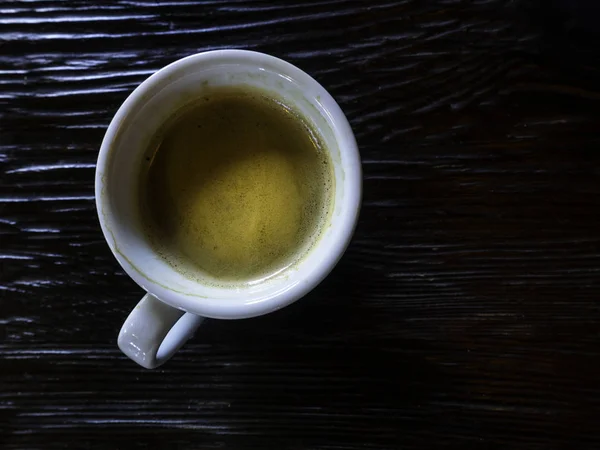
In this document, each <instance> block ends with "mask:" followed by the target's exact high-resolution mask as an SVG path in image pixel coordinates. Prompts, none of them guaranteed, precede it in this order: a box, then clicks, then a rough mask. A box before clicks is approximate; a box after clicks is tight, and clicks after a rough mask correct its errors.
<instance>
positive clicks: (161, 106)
mask: <svg viewBox="0 0 600 450" xmlns="http://www.w3.org/2000/svg"><path fill="white" fill-rule="evenodd" d="M230 85H249V86H253V87H257V88H260V89H263V90H266V91H271V92H273V93H275V94H276V95H277V96H279V97H281V98H283V99H284V101H285V102H286V103H287V104H290V105H293V106H294V107H295V109H297V110H298V111H299V112H300V113H301V114H302V115H303V116H304V117H305V118H306V119H307V120H309V121H310V122H311V125H312V126H313V127H314V128H315V129H317V130H318V131H319V133H320V135H321V138H322V139H323V141H324V144H325V146H326V148H327V149H328V151H329V152H330V155H331V159H332V162H333V167H334V176H335V191H334V192H335V194H334V209H333V211H332V214H331V218H330V220H329V222H330V223H328V224H325V225H324V227H325V229H324V231H323V233H322V236H321V239H320V242H319V243H317V244H316V246H315V248H313V249H312V250H311V251H310V252H309V254H307V255H305V256H304V258H303V259H302V261H301V262H300V263H299V264H296V265H294V266H292V268H291V269H290V270H288V271H285V272H284V273H282V274H281V275H279V276H277V277H274V278H270V279H269V280H268V281H267V282H266V283H259V284H256V285H253V286H250V287H248V288H246V289H245V291H244V292H246V293H247V291H248V290H250V291H252V292H253V293H254V294H256V295H257V296H261V295H268V293H269V292H275V291H277V290H278V289H281V288H282V287H283V286H284V285H286V284H289V283H292V282H296V281H298V280H294V278H295V277H294V274H290V273H289V272H290V271H297V270H298V269H299V268H300V267H299V266H302V265H304V264H308V260H309V259H312V257H313V256H314V255H312V254H313V253H315V249H316V248H319V247H321V242H323V241H326V240H327V237H328V236H327V235H328V234H330V233H331V232H332V230H333V229H334V228H335V227H334V225H335V222H336V218H337V217H338V216H339V215H340V208H341V207H342V204H343V201H342V200H343V193H344V188H343V186H344V183H343V182H342V180H344V173H343V169H342V161H341V157H342V155H341V152H340V149H339V148H338V138H339V136H336V134H335V131H334V127H333V124H332V123H331V120H332V118H331V117H330V116H329V115H328V112H327V110H326V108H325V107H324V106H323V105H322V104H321V99H322V96H323V95H327V94H326V93H325V92H324V91H323V89H322V88H321V87H320V86H318V85H317V84H316V83H314V85H312V86H306V85H301V84H300V83H299V82H298V81H297V80H295V79H293V78H291V77H290V76H287V75H285V74H281V73H279V72H278V71H276V70H270V69H269V68H268V67H246V66H244V65H241V64H235V65H230V66H226V67H224V66H217V67H210V68H206V69H204V70H196V71H195V72H192V73H189V72H188V73H186V74H185V75H184V76H181V77H178V78H177V77H169V78H168V79H167V80H166V82H163V83H162V84H160V85H159V88H158V89H156V86H155V88H154V89H152V90H150V92H152V95H144V96H142V97H141V100H140V101H139V102H138V104H134V105H131V111H132V112H133V111H137V113H135V114H131V113H130V114H129V115H128V116H127V117H126V118H125V119H124V121H123V123H122V124H121V126H120V130H119V132H118V133H117V135H116V137H115V139H114V141H113V143H112V145H111V147H112V148H111V151H110V154H109V161H108V164H107V169H106V171H105V183H104V186H106V188H107V189H108V190H107V192H106V193H105V194H106V195H105V199H104V203H105V204H106V205H107V206H108V210H110V211H111V214H109V215H107V216H106V217H109V216H110V217H112V220H111V223H110V224H108V223H107V225H109V228H110V229H111V230H110V231H111V234H112V235H113V239H114V242H113V244H114V248H115V251H116V252H117V254H120V255H121V256H122V259H123V260H125V262H126V263H127V264H129V265H130V266H131V267H132V268H133V270H135V271H137V272H138V273H139V274H140V275H142V277H143V278H144V279H146V280H148V281H151V282H153V283H155V284H158V285H161V286H162V287H163V288H165V289H169V290H172V291H175V292H180V293H184V294H190V295H198V296H210V297H213V298H214V297H217V298H226V297H229V296H231V295H233V294H232V292H227V291H231V288H223V287H217V286H214V283H212V282H211V280H210V279H206V278H205V281H206V284H207V285H206V286H202V285H199V283H198V282H200V283H202V281H203V275H202V274H201V273H198V274H197V276H194V277H193V279H192V278H186V277H185V276H183V275H182V274H181V273H179V272H177V271H175V270H174V269H173V268H172V267H171V266H170V265H168V264H167V263H166V262H165V261H164V260H162V259H161V258H159V257H158V256H157V255H156V254H155V253H154V251H153V249H152V247H151V245H150V244H149V242H148V241H147V239H146V238H145V236H144V233H143V226H142V223H141V216H140V213H139V196H138V192H139V191H138V183H139V178H140V171H141V170H142V167H143V166H144V161H143V157H144V152H145V151H146V149H147V146H148V145H149V144H150V141H151V139H152V137H153V133H154V132H155V130H156V129H157V128H159V127H160V125H161V124H163V123H164V122H165V121H166V120H167V119H168V118H169V117H170V116H171V114H173V113H174V112H175V111H176V110H178V109H179V108H181V107H183V106H185V105H186V104H188V103H190V102H194V101H195V99H197V98H198V97H200V96H201V94H202V92H203V90H205V89H207V88H210V87H215V86H230ZM143 287H145V286H143ZM233 290H236V289H233ZM236 291H237V290H236Z"/></svg>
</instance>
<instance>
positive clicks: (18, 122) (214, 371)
mask: <svg viewBox="0 0 600 450" xmlns="http://www.w3.org/2000/svg"><path fill="white" fill-rule="evenodd" d="M596 9H597V8H596V7H595V6H594V5H593V4H592V2H591V1H590V2H583V1H577V2H568V1H563V2H559V1H552V2H542V1H523V2H516V1H508V0H506V1H503V0H479V1H459V0H445V1H444V0H439V1H431V2H424V1H417V0H379V1H366V0H365V1H351V0H310V1H307V2H296V3H287V2H277V1H261V0H244V1H242V0H223V1H217V0H200V1H191V0H173V1H162V0H160V1H150V0H147V1H145V0H140V1H112V2H86V1H57V0H23V1H17V0H3V1H2V2H1V3H0V306H1V308H0V357H1V366H0V446H1V447H2V448H4V449H48V448H74V449H100V448H112V449H114V448H123V449H128V450H129V449H137V448H140V449H141V448H182V449H187V448H190V449H191V448H232V449H240V448H241V449H244V448H248V449H251V448H252V449H265V448H280V449H336V450H340V449H353V450H354V449H362V450H364V449H429V448H460V449H471V448H482V449H506V448H510V449H588V448H589V449H598V448H600V428H599V427H598V417H599V415H600V385H599V384H598V380H599V379H600V363H599V362H598V361H599V360H600V301H599V297H598V296H599V293H600V181H599V175H600V153H599V146H600V90H599V88H598V86H599V85H598V80H599V79H600V78H599V76H600V44H599V40H598V39H599V38H598V35H597V34H596V29H597V27H594V25H595V24H597V23H598V21H600V14H598V15H597V16H594V14H595V13H596ZM228 47H236V48H247V49H254V50H259V51H264V52H267V53H271V54H274V55H276V56H279V57H282V58H285V59H287V60H289V61H290V62H292V63H294V64H296V65H298V66H299V67H301V68H302V69H304V70H306V71H307V72H308V73H310V74H312V75H313V76H314V77H315V78H316V79H317V80H318V81H320V82H321V83H322V84H323V85H324V86H325V87H326V88H327V89H328V90H329V91H330V92H331V93H332V95H333V96H334V97H335V98H336V99H337V100H338V102H339V103H340V105H341V107H342V109H343V110H344V111H345V112H346V114H347V115H348V118H349V120H350V122H351V124H352V126H353V129H354V130H355V133H356V136H357V139H358V141H359V145H360V149H361V154H362V158H363V169H364V204H363V210H362V215H361V219H360V223H359V226H358V229H357V231H356V235H355V238H354V240H353V242H352V244H351V246H350V248H349V249H348V252H347V253H346V255H345V257H344V258H343V259H342V261H341V262H340V264H339V265H338V267H337V268H336V269H335V271H334V272H333V273H332V274H331V276H330V277H328V278H327V280H326V281H325V282H323V283H322V285H320V286H319V287H318V288H317V289H316V290H315V291H313V292H312V293H311V294H309V295H308V296H307V297H306V298H305V299H303V300H302V301H300V302H298V303H296V304H294V305H292V306H291V307H289V308H286V309H285V310H282V311H279V312H277V313H274V314H271V315H268V316H265V317H262V318H258V319H252V320H247V321H236V322H222V321H208V322H207V323H206V325H205V326H204V327H203V329H202V331H201V332H200V333H199V334H198V336H197V337H196V338H195V339H194V340H192V341H190V342H189V344H188V345H187V346H186V347H185V349H184V350H182V351H181V352H180V353H179V354H178V355H177V356H176V357H175V358H173V360H172V361H171V362H169V364H168V365H166V366H165V367H164V369H159V370H156V371H146V370H143V369H141V368H138V367H137V366H135V365H134V364H133V363H132V362H130V361H129V360H127V359H126V358H125V357H124V356H123V355H121V354H120V352H119V351H118V350H117V348H116V342H115V341H116V335H117V332H118V329H119V327H120V325H121V323H122V321H123V319H124V318H125V316H126V314H127V313H128V311H129V310H130V309H131V308H132V307H133V305H134V304H135V302H136V301H137V300H138V299H139V297H140V296H141V295H142V291H141V289H140V288H139V287H137V286H136V285H135V284H134V283H133V282H132V281H131V280H130V279H129V278H128V277H127V276H126V275H125V274H124V273H123V271H122V270H121V268H120V267H119V265H118V264H117V262H116V261H115V260H114V258H113V257H112V255H111V254H110V251H109V249H108V247H107V246H106V244H105V243H104V240H103V237H102V234H101V231H100V228H99V225H98V221H97V218H96V214H95V209H94V202H93V196H94V192H93V177H94V167H95V160H96V157H97V151H98V148H99V145H100V142H101V140H102V136H103V133H104V131H105V129H106V127H107V125H108V123H109V121H110V119H111V117H112V116H113V114H114V113H115V111H116V109H117V108H118V106H119V105H120V104H121V103H122V102H123V100H124V99H125V98H126V96H127V95H128V94H129V93H130V92H131V91H132V90H133V89H134V88H135V86H137V85H138V84H139V83H140V82H141V81H142V80H144V79H145V78H146V77H148V76H149V75H150V74H151V73H153V72H154V71H156V70H157V69H159V68H160V67H162V66H164V65H166V64H168V63H170V62H172V61H173V60H175V59H177V58H180V57H183V56H186V55H189V54H192V53H195V52H198V51H202V50H208V49H215V48H228Z"/></svg>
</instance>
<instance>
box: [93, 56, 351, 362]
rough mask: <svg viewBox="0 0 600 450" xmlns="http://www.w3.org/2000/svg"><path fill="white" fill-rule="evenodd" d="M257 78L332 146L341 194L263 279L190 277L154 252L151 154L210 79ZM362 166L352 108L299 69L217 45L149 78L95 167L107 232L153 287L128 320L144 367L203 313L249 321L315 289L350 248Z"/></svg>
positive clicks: (133, 352) (127, 345)
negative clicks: (144, 204) (294, 257)
mask: <svg viewBox="0 0 600 450" xmlns="http://www.w3.org/2000/svg"><path fill="white" fill-rule="evenodd" d="M230 85H249V86H253V87H258V88H260V89H262V90H263V91H267V92H272V93H273V94H274V95H276V96H278V97H279V98H282V99H283V100H284V101H285V102H286V103H287V104H289V105H291V106H293V107H294V108H295V109H296V110H298V111H300V112H301V114H302V115H303V116H304V117H305V118H306V119H307V120H309V121H310V122H311V124H312V126H313V127H314V128H315V129H316V130H318V131H319V133H320V135H321V137H322V139H323V141H324V143H325V146H326V147H327V149H328V151H329V152H330V156H331V160H332V162H333V167H334V176H335V194H334V196H333V197H334V199H333V202H334V203H333V211H332V214H331V218H330V220H329V221H328V222H327V224H325V229H324V231H323V233H322V236H321V238H320V239H319V240H318V242H317V243H316V244H315V245H313V246H312V248H311V249H310V250H309V251H308V252H307V253H306V255H304V256H303V257H302V258H301V260H300V261H299V262H298V263H296V264H294V265H292V266H291V267H290V268H287V269H285V270H284V271H283V272H281V273H278V274H277V275H276V276H273V277H270V278H268V279H265V280H263V281H259V282H256V283H253V284H247V285H244V286H242V287H240V286H232V287H227V286H222V287H215V285H214V283H212V284H211V283H208V282H203V280H206V276H205V275H204V274H202V273H201V272H200V271H198V273H197V274H194V276H189V275H188V276H186V275H183V274H182V273H180V272H178V271H177V270H175V269H174V268H173V267H172V266H171V265H169V264H168V263H167V262H166V261H165V260H164V259H162V258H161V257H160V256H159V255H157V253H156V252H155V251H154V250H153V247H152V246H151V244H150V242H149V240H148V238H147V237H146V235H145V234H144V232H143V231H142V230H143V225H142V224H141V220H142V216H141V215H140V214H139V202H138V189H139V187H138V184H139V181H138V180H139V176H140V171H141V170H142V167H143V166H144V161H143V159H144V157H143V154H144V151H145V150H146V148H147V146H148V145H149V142H150V139H151V138H152V136H153V133H154V132H155V131H156V130H157V128H158V127H159V126H160V125H161V124H162V123H164V122H165V121H166V120H167V119H168V117H169V116H171V115H172V113H173V112H174V111H176V110H177V109H179V108H181V107H182V106H184V105H185V104H187V103H189V102H193V101H194V100H195V99H197V98H198V97H199V96H201V95H202V91H203V90H205V89H206V88H207V87H212V86H230ZM361 190H362V179H361V165H360V156H359V153H358V149H357V146H356V141H355V139H354V135H353V133H352V130H351V129H350V125H349V124H348V121H347V119H346V117H345V116H344V113H343V112H342V110H341V109H340V107H339V106H338V104H337V103H336V102H335V100H334V99H333V98H332V97H331V95H329V94H328V93H327V91H326V90H325V89H324V88H323V87H322V86H321V85H320V84H319V83H317V82H316V81H315V80H314V79H313V78H311V77H310V76H309V75H307V74H306V73H304V72H303V71H301V70H300V69H298V68H297V67H295V66H293V65H291V64H289V63H287V62H285V61H282V60H281V59H278V58H275V57H273V56H269V55H265V54H262V53H257V52H250V51H245V50H217V51H210V52H205V53H199V54H196V55H192V56H189V57H187V58H183V59H180V60H178V61H176V62H174V63H172V64H170V65H168V66H166V67H165V68H163V69H161V70H159V71H158V72H156V73H155V74H154V75H152V76H151V77H149V78H148V79H147V80H146V81H144V82H143V83H142V84H141V85H140V86H139V87H138V88H137V89H135V90H134V91H133V93H132V94H131V95H130V96H129V97H128V98H127V100H125V103H123V105H122V106H121V107H120V108H119V110H118V111H117V114H116V115H115V117H114V119H113V120H112V122H111V123H110V125H109V127H108V130H107V131H106V135H105V136H104V140H103V141H102V146H101V148H100V154H99V157H98V165H97V168H96V207H97V209H98V216H99V218H100V225H101V226H102V231H103V233H104V237H105V238H106V241H107V242H108V245H109V246H110V249H111V250H112V252H113V254H114V255H115V257H116V258H117V260H118V261H119V263H120V264H121V266H122V267H123V269H124V270H125V272H127V274H128V275H129V276H130V277H131V278H133V280H134V281H135V282H136V283H138V284H139V285H140V286H141V287H142V288H143V289H144V290H145V291H146V292H147V294H146V295H145V296H144V297H143V298H142V300H141V301H140V302H139V303H138V304H137V306H136V307H135V308H134V309H133V311H132V312H131V314H130V315H129V317H127V319H126V320H125V323H124V324H123V327H122V328H121V332H120V333H119V338H118V344H119V347H120V348H121V350H122V351H123V352H124V353H125V354H126V355H127V356H129V357H130V358H131V359H133V360H134V361H135V362H137V363H138V364H140V365H141V366H143V367H146V368H154V367H158V366H159V365H161V364H162V363H164V362H165V361H166V360H168V359H169V358H170V357H171V356H172V355H173V354H174V353H175V352H176V351H177V349H179V347H181V345H183V344H184V343H185V342H186V341H187V340H188V339H189V338H190V337H191V336H192V334H193V333H194V332H195V330H196V328H197V327H198V326H199V325H200V323H201V322H202V320H203V318H204V317H211V318H216V319H242V318H247V317H253V316H259V315H262V314H267V313H269V312H272V311H275V310H277V309H280V308H283V307H284V306H287V305H289V304H290V303H292V302H294V301H296V300H298V299H299V298H301V297H302V296H304V295H305V294H306V293H307V292H309V291H310V290H311V289H313V288H314V287H315V286H316V285H317V284H318V283H319V282H321V280H323V278H325V276H326V275H327V274H328V273H329V272H330V271H331V269H333V267H334V266H335V264H336V263H337V262H338V260H339V259H340V257H341V256H342V254H343V252H344V251H345V249H346V247H347V246H348V243H349V241H350V238H351V236H352V233H353V231H354V227H355V225H356V221H357V218H358V212H359V209H360V203H361Z"/></svg>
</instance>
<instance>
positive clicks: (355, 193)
mask: <svg viewBox="0 0 600 450" xmlns="http://www.w3.org/2000/svg"><path fill="white" fill-rule="evenodd" d="M227 58H229V59H232V58H235V59H239V60H240V61H243V62H245V63H248V62H250V63H252V64H253V65H254V64H256V65H257V66H260V64H271V65H275V66H277V67H278V68H281V72H282V73H286V74H290V73H291V74H293V77H295V79H301V80H302V81H303V82H304V83H309V84H311V85H313V86H315V87H316V88H318V89H319V90H320V91H321V92H322V93H321V97H322V101H323V102H325V103H327V112H328V113H329V114H331V115H332V116H334V118H335V130H336V131H337V133H339V134H340V135H342V136H344V146H343V148H342V147H341V146H340V148H339V150H340V152H345V153H347V155H346V156H347V157H349V158H350V159H351V161H352V164H342V166H343V168H344V169H343V170H344V175H345V178H346V180H345V185H346V186H347V187H348V188H349V189H350V191H351V192H348V196H349V204H348V205H347V206H346V208H345V209H346V211H345V214H346V218H345V220H344V222H343V223H341V224H340V226H339V228H340V230H339V232H337V233H336V235H335V236H334V237H332V239H335V242H334V244H335V246H334V251H333V253H332V254H328V255H326V257H325V258H324V259H323V261H320V262H319V267H320V270H318V271H317V272H316V273H315V272H314V271H313V273H312V276H311V277H310V279H306V280H302V282H295V283H293V284H289V285H285V286H284V287H283V288H282V289H280V290H278V291H276V292H274V293H271V294H270V295H266V296H264V297H262V298H260V299H259V300H258V301H256V300H253V301H245V300H244V291H243V290H241V292H240V294H239V299H237V300H239V301H234V299H227V300H219V299H210V298H204V297H199V296H195V295H191V294H188V293H181V292H176V291H174V290H171V289H169V288H167V287H165V286H163V285H160V284H158V283H157V282H155V281H153V280H152V279H150V278H149V277H148V276H146V275H145V274H143V273H142V272H140V270H139V269H137V268H136V267H135V266H133V264H132V263H131V262H130V261H129V259H128V258H127V257H126V256H125V255H124V254H122V253H121V252H120V251H118V250H117V248H115V247H116V243H115V242H113V241H111V238H110V237H113V238H114V236H112V233H111V231H110V229H109V228H108V225H107V223H106V218H105V217H104V214H103V198H102V191H103V183H104V181H103V175H104V169H105V166H106V163H107V162H108V160H109V154H110V152H111V151H112V145H113V143H114V141H115V138H116V136H117V134H118V133H119V131H120V127H121V125H122V124H123V122H124V121H125V119H126V118H127V116H128V115H129V114H132V113H134V112H135V110H136V109H135V107H136V106H137V105H138V104H139V103H140V102H142V101H143V98H144V96H146V95H147V94H148V93H149V92H150V91H152V90H153V89H156V88H157V87H159V86H160V85H161V84H162V83H164V82H166V81H168V79H169V77H170V76H172V75H173V74H174V73H175V72H176V71H180V70H182V68H185V67H190V66H195V65H197V64H210V63H213V62H216V61H219V60H222V59H227ZM278 70H279V69H278ZM348 180H350V181H348ZM95 198H96V209H97V212H98V217H99V221H100V226H101V229H102V232H103V234H104V237H105V240H106V241H107V243H108V245H109V247H110V249H111V251H112V253H113V255H114V256H115V258H116V259H117V261H118V262H119V264H120V265H121V267H123V269H124V270H125V272H126V273H127V274H128V275H129V276H130V277H131V278H132V279H133V280H134V281H135V282H136V283H137V284H138V285H140V286H141V287H142V288H143V289H144V290H146V291H147V292H149V293H150V294H152V295H154V296H156V297H157V298H159V299H160V300H161V301H163V302H164V303H167V304H169V305H171V306H173V307H175V308H178V309H182V310H185V311H188V312H192V313H195V314H199V315H203V316H206V317H213V318H221V319H237V318H246V317H254V316H259V315H263V314H266V313H269V312H272V311H274V310H277V309H280V308H283V307H284V306H287V305H289V304H291V303H293V302H294V301H296V300H298V299H299V298H301V297H303V296H304V295H305V294H307V293H308V292H309V291H311V290H312V289H313V288H314V287H316V286H317V285H318V284H319V283H320V282H321V281H322V280H323V279H324V278H325V277H326V276H327V275H328V274H329V272H330V271H331V270H332V269H333V268H334V267H335V265H336V264H337V262H338V261H339V259H340V258H341V256H342V255H343V253H344V251H345V250H346V248H347V246H348V244H349V243H350V239H351V238H352V235H353V232H354V228H355V226H356V223H357V220H358V214H359V211H360V204H361V201H362V169H361V163H360V155H359V151H358V146H357V144H356V139H355V137H354V134H353V132H352V129H351V127H350V124H349V123H348V120H347V118H346V116H345V115H344V113H343V111H342V110H341V108H340V107H339V105H338V104H337V102H336V101H335V100H334V99H333V97H331V95H330V94H329V93H328V92H327V90H325V89H324V88H323V87H322V86H321V85H320V84H319V83H318V82H317V81H316V80H315V79H314V78H312V77H311V76H310V75H308V74H307V73H305V72H304V71H302V70H301V69H299V68H297V67H296V66H294V65H292V64H290V63H288V62H286V61H284V60H282V59H279V58H277V57H274V56H271V55H268V54H265V53H260V52H255V51H249V50H238V49H226V50H212V51H207V52H201V53H196V54H193V55H190V56H187V57H184V58H181V59H179V60H176V61H174V62H172V63H170V64H169V65H167V66H165V67H163V68H162V69H160V70H158V71H157V72H155V73H154V74H152V75H151V76H150V77H148V78H147V79H146V80H144V81H143V82H142V83H141V84H140V85H139V86H138V87H136V89H135V90H134V91H133V92H132V93H131V94H130V95H129V96H128V97H127V99H126V100H125V101H124V102H123V104H122V105H121V106H120V107H119V109H118V111H117V113H116V114H115V116H114V118H113V119H112V120H111V122H110V124H109V126H108V128H107V130H106V133H105V135H104V138H103V141H102V144H101V147H100V151H99V155H98V162H97V166H96V176H95ZM109 236H110V237H109ZM114 239H116V238H114ZM321 245H322V242H318V243H317V244H316V245H315V248H314V249H313V250H311V253H312V252H314V251H315V250H316V249H317V248H319V247H320V246H321Z"/></svg>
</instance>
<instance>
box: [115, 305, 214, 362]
mask: <svg viewBox="0 0 600 450" xmlns="http://www.w3.org/2000/svg"><path fill="white" fill-rule="evenodd" d="M203 320H204V317H200V316H197V315H195V314H191V313H187V312H183V311H180V310H179V309H177V308H173V307H172V306H169V305H167V304H166V303H163V302H161V301H160V300H159V299H157V298H156V297H154V296H153V295H152V294H146V295H144V297H143V298H142V299H141V300H140V302H139V303H138V304H137V305H136V307H135V308H133V311H131V313H130V314H129V316H128V317H127V319H125V322H124V323H123V326H122V327H121V331H120V332H119V339H118V344H119V348H120V349H121V351H122V352H123V353H125V354H126V355H127V356H129V357H130V358H131V359H132V360H134V361H135V362H136V363H138V364H139V365H140V366H142V367H145V368H146V369H154V368H156V367H158V366H160V365H161V364H163V363H165V362H166V361H168V360H169V359H170V358H171V356H173V355H174V354H175V352H176V351H177V350H179V348H180V347H181V346H182V345H183V344H185V343H186V341H187V340H188V339H189V338H191V337H192V335H193V334H194V332H195V331H196V329H197V328H198V327H199V326H200V324H201V323H202V321H203Z"/></svg>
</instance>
